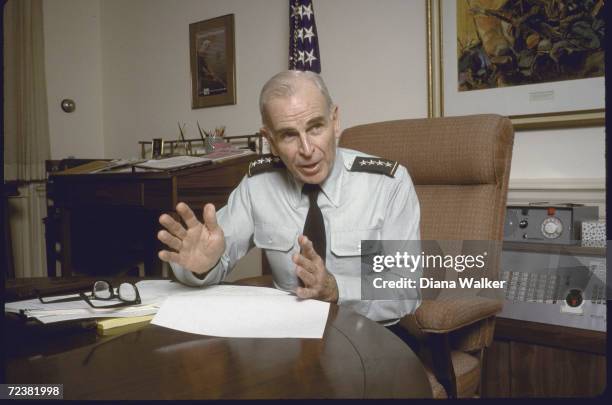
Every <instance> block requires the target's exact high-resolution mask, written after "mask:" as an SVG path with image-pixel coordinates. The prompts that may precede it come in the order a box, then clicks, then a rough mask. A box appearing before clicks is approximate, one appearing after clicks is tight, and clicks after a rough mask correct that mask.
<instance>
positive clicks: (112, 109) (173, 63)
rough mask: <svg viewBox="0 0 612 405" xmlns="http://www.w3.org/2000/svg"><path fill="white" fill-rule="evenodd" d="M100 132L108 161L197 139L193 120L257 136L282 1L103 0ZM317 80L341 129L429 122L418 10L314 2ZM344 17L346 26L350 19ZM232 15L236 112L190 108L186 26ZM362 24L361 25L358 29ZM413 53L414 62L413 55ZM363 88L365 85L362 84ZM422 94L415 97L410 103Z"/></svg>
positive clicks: (402, 5)
mask: <svg viewBox="0 0 612 405" xmlns="http://www.w3.org/2000/svg"><path fill="white" fill-rule="evenodd" d="M101 5H102V6H101V8H102V21H103V23H102V54H103V62H102V64H103V78H104V124H105V125H104V130H105V138H104V140H105V146H106V148H105V149H106V153H107V155H108V156H109V157H111V156H112V157H116V156H123V157H127V156H131V155H135V154H136V153H138V148H137V147H136V142H137V141H139V140H149V139H151V138H154V137H164V138H166V139H168V138H172V137H178V130H177V124H176V123H177V121H181V122H186V123H187V132H188V135H190V136H192V137H197V130H196V120H199V121H200V123H201V124H202V125H203V126H205V127H208V128H213V127H216V126H220V125H226V126H227V129H228V133H229V134H233V135H239V134H247V133H253V132H256V131H257V130H258V129H259V126H260V118H259V112H258V108H257V99H258V95H259V90H260V87H261V85H262V84H263V83H264V82H265V81H266V80H267V79H268V78H269V77H270V76H272V75H273V74H274V73H276V72H278V71H280V70H282V69H285V68H286V66H287V49H288V39H287V38H288V33H289V29H288V11H287V7H288V5H287V1H286V0H258V1H245V0H209V1H201V0H200V1H192V0H184V1H181V2H180V7H177V3H175V2H169V1H167V0H132V1H121V0H102V2H101ZM314 8H315V12H316V21H317V27H318V31H319V36H320V38H321V42H320V47H321V59H322V66H323V72H322V73H323V76H324V77H325V78H326V79H327V82H328V84H329V87H330V91H331V92H332V95H333V96H334V98H335V99H336V101H337V102H338V104H340V106H341V108H342V111H341V114H342V115H341V119H342V123H343V124H344V125H345V127H346V126H350V125H355V124H358V123H364V122H368V121H375V120H386V119H395V118H405V117H419V116H421V117H422V116H425V115H426V100H425V99H424V98H423V97H422V95H425V94H426V82H425V81H424V78H425V64H424V55H425V41H424V37H423V36H422V33H424V32H425V22H424V20H423V19H414V20H413V21H411V23H410V24H407V23H406V21H407V20H406V19H407V18H408V19H410V16H411V15H415V14H416V15H420V16H422V15H424V12H425V10H424V3H421V2H417V3H416V4H415V3H413V2H407V1H403V0H387V1H385V2H384V7H381V5H380V3H377V2H373V1H370V0H359V1H355V0H336V1H333V2H330V1H317V2H315V7H314ZM347 10H350V18H349V17H348V16H347V14H346V13H347ZM229 13H234V14H235V25H236V69H237V100H238V101H237V104H236V105H233V106H223V107H214V108H205V109H196V110H192V109H191V77H190V66H189V48H188V44H189V37H188V26H189V23H192V22H196V21H201V20H204V19H208V18H212V17H216V16H219V15H224V14H229ZM355 22H359V24H355ZM415 55H416V56H417V57H415ZM364 81H365V83H366V86H363V85H362V83H364ZM415 95H419V96H415Z"/></svg>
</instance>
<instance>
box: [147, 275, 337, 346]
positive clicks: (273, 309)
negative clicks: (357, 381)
mask: <svg viewBox="0 0 612 405" xmlns="http://www.w3.org/2000/svg"><path fill="white" fill-rule="evenodd" d="M219 287H228V286H219ZM231 287H233V288H232V289H229V290H227V289H226V291H219V289H203V290H202V291H201V292H199V293H189V294H179V295H174V296H170V297H168V299H166V301H165V302H164V303H163V305H162V306H161V307H160V308H159V310H158V311H157V314H156V315H155V317H154V318H153V320H152V321H151V323H152V324H154V325H158V326H163V327H166V328H171V329H176V330H180V331H183V332H188V333H196V334H200V335H209V336H220V337H249V338H314V339H320V338H321V337H323V332H324V330H325V324H326V322H327V315H328V313H329V303H327V302H322V301H316V300H302V299H299V298H297V297H296V296H295V295H290V294H287V293H285V292H282V291H278V290H275V291H278V293H271V292H270V291H263V290H273V289H269V288H266V289H262V288H260V287H240V286H231ZM257 290H262V291H260V292H257Z"/></svg>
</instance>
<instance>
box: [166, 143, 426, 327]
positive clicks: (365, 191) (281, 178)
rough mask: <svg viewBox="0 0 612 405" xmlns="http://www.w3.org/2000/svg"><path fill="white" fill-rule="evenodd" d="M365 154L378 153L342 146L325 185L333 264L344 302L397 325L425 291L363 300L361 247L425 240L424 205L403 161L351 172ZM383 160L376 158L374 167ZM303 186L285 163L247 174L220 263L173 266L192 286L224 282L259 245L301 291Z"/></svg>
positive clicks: (323, 204) (279, 282) (222, 220)
mask: <svg viewBox="0 0 612 405" xmlns="http://www.w3.org/2000/svg"><path fill="white" fill-rule="evenodd" d="M358 156H359V157H363V156H366V157H370V155H367V154H364V153H362V152H357V151H354V150H350V149H343V148H337V149H336V158H335V160H334V164H333V167H332V171H331V174H330V175H329V177H328V178H327V179H326V180H325V181H324V182H323V183H322V184H321V189H322V192H320V193H319V196H318V200H317V203H318V205H319V207H320V208H321V212H322V214H323V219H324V221H325V233H326V241H327V243H326V246H327V252H326V263H325V264H326V267H327V270H328V271H329V272H330V273H331V274H333V276H334V277H335V279H336V283H337V285H338V296H339V299H338V304H339V305H346V306H349V307H351V308H352V309H353V310H355V311H356V312H358V313H360V314H362V315H364V316H366V317H368V318H370V319H372V320H374V321H386V322H389V321H391V322H393V321H394V320H397V319H399V318H401V317H402V316H404V315H405V314H408V313H412V312H414V310H416V308H417V307H418V306H419V305H420V297H419V293H418V291H416V290H405V289H404V290H401V291H398V297H397V299H394V300H376V301H374V300H362V299H361V277H360V276H361V261H360V254H361V252H360V244H361V240H418V239H420V233H419V218H420V210H419V202H418V199H417V195H416V192H415V189H414V185H413V184H412V180H411V179H410V176H409V175H408V172H407V170H406V168H404V167H403V166H401V165H400V166H398V167H397V169H396V170H395V174H394V176H393V177H390V176H387V175H384V174H381V173H372V172H361V171H351V167H352V165H353V161H354V160H355V158H356V157H358ZM263 162H264V160H260V163H263ZM377 163H378V161H377V160H376V158H373V160H372V163H371V164H377ZM302 185H303V184H302V183H301V182H299V181H297V180H296V179H294V177H293V176H292V175H291V173H290V172H289V171H288V170H286V169H285V168H280V169H270V170H269V171H265V172H263V173H259V174H256V175H253V176H252V177H246V176H245V178H244V179H243V180H242V181H241V182H240V184H239V185H238V187H237V188H236V189H235V190H234V191H233V192H232V193H231V195H230V197H229V201H228V204H227V205H226V206H225V207H223V208H222V209H220V210H219V211H218V213H217V219H218V223H219V225H220V226H221V228H222V229H223V232H224V234H225V243H226V248H225V252H224V254H223V256H222V257H221V260H220V262H219V264H218V265H217V266H215V267H214V268H213V269H212V270H211V271H210V272H209V273H208V274H207V276H206V277H205V278H204V279H203V280H202V279H198V278H197V277H195V275H194V274H193V273H191V272H190V271H187V270H185V269H183V268H182V267H180V266H178V265H177V264H176V263H170V264H171V267H172V270H173V271H174V274H175V276H176V278H177V279H178V280H179V281H181V282H183V283H185V284H188V285H192V286H202V285H210V284H216V283H219V282H220V281H222V280H223V279H224V278H225V276H226V275H227V274H228V272H229V271H231V269H232V268H233V267H234V266H235V265H236V262H237V261H238V260H239V259H240V258H242V257H243V256H244V255H245V254H246V253H247V252H248V251H249V250H250V249H251V248H253V247H254V246H256V247H259V248H261V249H262V250H263V251H264V252H265V254H266V256H267V258H268V261H269V263H270V267H271V271H272V275H273V278H274V285H275V286H276V287H277V288H279V289H281V290H286V291H294V290H295V288H296V287H297V285H298V280H297V276H296V274H295V267H296V266H295V264H294V263H293V261H292V260H291V256H292V255H293V254H295V253H297V252H299V250H300V247H299V245H298V242H297V239H298V236H299V235H300V234H301V233H302V230H303V228H304V221H305V220H306V214H307V212H308V208H309V202H308V197H307V196H306V195H304V194H303V193H302V192H301V190H302Z"/></svg>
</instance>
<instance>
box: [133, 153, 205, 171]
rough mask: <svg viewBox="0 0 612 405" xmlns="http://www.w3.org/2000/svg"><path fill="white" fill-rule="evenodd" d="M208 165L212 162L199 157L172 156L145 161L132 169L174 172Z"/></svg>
mask: <svg viewBox="0 0 612 405" xmlns="http://www.w3.org/2000/svg"><path fill="white" fill-rule="evenodd" d="M209 164H212V160H210V159H207V158H203V157H199V156H174V157H170V158H166V159H151V160H147V161H146V162H143V163H139V164H137V165H134V167H139V168H141V169H154V170H174V169H184V168H186V167H194V166H203V165H209Z"/></svg>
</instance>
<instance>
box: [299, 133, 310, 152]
mask: <svg viewBox="0 0 612 405" xmlns="http://www.w3.org/2000/svg"><path fill="white" fill-rule="evenodd" d="M300 153H301V154H302V155H304V156H310V155H312V145H310V137H309V136H308V135H307V134H300Z"/></svg>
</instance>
